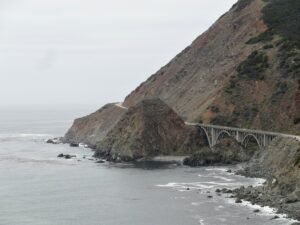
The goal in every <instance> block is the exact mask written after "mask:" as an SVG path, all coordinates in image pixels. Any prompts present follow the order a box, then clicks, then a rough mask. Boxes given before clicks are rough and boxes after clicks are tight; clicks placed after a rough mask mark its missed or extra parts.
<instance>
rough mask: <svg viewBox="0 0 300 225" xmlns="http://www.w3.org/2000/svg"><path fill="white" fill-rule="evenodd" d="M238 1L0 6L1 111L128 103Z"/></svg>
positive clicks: (22, 1)
mask: <svg viewBox="0 0 300 225" xmlns="http://www.w3.org/2000/svg"><path fill="white" fill-rule="evenodd" d="M235 2H236V0H209V1H208V0H185V1H183V0H126V1H124V0H109V1H107V0H0V105H1V104H41V103H43V104H45V103H48V104H92V105H102V104H104V103H105V102H115V101H122V100H123V98H124V97H125V96H126V95H127V94H128V93H129V92H130V91H131V90H133V89H134V88H135V87H136V86H137V85H138V84H140V83H141V82H142V81H144V80H145V79H146V78H147V77H149V76H150V75H151V74H153V73H154V72H156V71H157V70H158V69H159V68H160V67H162V66H163V65H165V64H166V63H167V62H168V61H169V60H170V59H171V58H173V57H174V56H175V55H176V54H177V53H179V52H180V51H181V50H182V49H183V48H185V47H186V46H187V45H189V44H190V43H191V42H192V41H193V40H194V39H195V38H196V37H197V36H199V35H200V34H201V33H202V32H203V31H205V30H206V29H207V28H208V27H209V26H210V25H211V24H212V23H213V22H214V21H215V20H216V19H217V18H218V17H220V16H221V15H222V14H223V13H225V12H226V11H227V10H228V9H229V8H230V7H231V6H232V5H233V4H234V3H235Z"/></svg>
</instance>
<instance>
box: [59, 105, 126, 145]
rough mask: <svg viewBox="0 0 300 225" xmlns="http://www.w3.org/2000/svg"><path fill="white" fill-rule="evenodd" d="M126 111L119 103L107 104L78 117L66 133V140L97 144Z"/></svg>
mask: <svg viewBox="0 0 300 225" xmlns="http://www.w3.org/2000/svg"><path fill="white" fill-rule="evenodd" d="M125 112H126V109H124V108H122V107H119V106H118V105H117V104H107V105H105V106H104V107H102V108H101V109H99V110H98V111H96V112H94V113H92V114H90V115H88V116H85V117H83V118H79V119H76V120H75V121H74V123H73V125H72V127H71V128H70V129H69V130H68V132H67V133H66V135H65V137H64V141H66V142H69V143H85V144H89V145H97V143H98V142H99V141H100V140H102V139H103V138H104V137H105V136H106V134H107V133H108V131H110V130H111V129H112V128H113V127H114V126H115V125H116V123H117V122H118V121H119V119H120V118H121V117H122V115H123V114H124V113H125Z"/></svg>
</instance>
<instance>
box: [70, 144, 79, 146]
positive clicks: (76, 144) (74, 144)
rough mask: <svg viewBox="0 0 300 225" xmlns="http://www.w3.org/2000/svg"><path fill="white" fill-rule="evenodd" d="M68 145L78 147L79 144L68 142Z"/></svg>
mask: <svg viewBox="0 0 300 225" xmlns="http://www.w3.org/2000/svg"><path fill="white" fill-rule="evenodd" d="M70 147H79V144H77V143H70Z"/></svg>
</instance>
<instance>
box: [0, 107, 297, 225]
mask: <svg viewBox="0 0 300 225" xmlns="http://www.w3.org/2000/svg"><path fill="white" fill-rule="evenodd" d="M92 110H95V109H92V108H89V107H53V108H51V107H28V108H24V107H1V108H0V225H168V224H170V225H171V224H172V225H183V224H185V225H196V224H198V225H199V224H200V225H234V224H237V225H248V224H249V225H250V224H251V225H252V224H257V225H262V224H264V225H268V224H275V225H276V224H278V225H279V224H291V223H292V221H291V220H288V219H286V218H284V217H285V216H284V215H281V218H280V219H277V220H271V218H272V217H274V215H275V214H274V210H272V209H270V208H267V207H266V208H260V207H258V206H252V205H250V204H248V203H246V202H244V203H243V204H235V203H234V200H233V199H231V198H229V196H228V195H222V196H217V195H216V193H215V189H216V188H223V187H226V188H234V187H239V186H241V185H245V186H246V185H257V184H259V183H262V182H263V181H262V180H259V179H248V178H244V177H241V176H236V175H233V174H230V173H227V172H226V170H227V169H228V168H225V167H204V168H188V167H183V166H176V165H174V164H155V165H145V164H143V165H132V164H118V165H114V164H110V163H105V164H98V163H96V162H95V161H94V160H92V157H91V156H92V154H93V153H92V152H91V150H89V149H86V148H83V147H80V148H71V147H69V146H68V145H51V144H46V143H45V141H44V140H45V139H47V138H50V137H57V136H62V135H63V134H64V133H65V132H66V130H67V129H68V128H69V126H70V125H71V123H72V120H73V119H74V118H75V117H78V116H83V115H85V114H87V113H89V112H91V111H92ZM59 153H70V154H76V155H77V157H76V158H73V159H69V160H66V159H60V158H57V157H56V156H57V155H58V154H59ZM233 169H234V168H233ZM187 189H189V190H187ZM208 196H212V198H208ZM256 208H259V209H260V212H259V213H254V212H253V210H254V209H256Z"/></svg>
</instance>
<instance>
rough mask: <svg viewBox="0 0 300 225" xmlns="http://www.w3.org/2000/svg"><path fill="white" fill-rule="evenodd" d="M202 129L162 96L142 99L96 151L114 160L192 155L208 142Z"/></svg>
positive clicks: (100, 155)
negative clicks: (188, 124) (175, 109)
mask: <svg viewBox="0 0 300 225" xmlns="http://www.w3.org/2000/svg"><path fill="white" fill-rule="evenodd" d="M201 132H202V131H201V130H198V129H197V128H195V127H190V126H187V125H185V123H184V121H183V120H182V119H181V118H180V117H179V116H178V115H177V113H175V112H174V110H173V109H171V108H170V107H169V106H168V105H167V104H166V103H164V102H163V101H162V100H160V99H146V100H142V101H141V102H140V103H138V104H137V105H136V106H133V107H130V108H129V109H128V110H127V112H126V113H124V115H123V116H122V117H121V119H120V120H119V121H118V123H117V124H116V125H115V126H114V128H113V129H112V130H110V131H109V132H108V134H107V135H106V137H105V138H104V139H103V140H101V141H100V142H99V143H97V147H96V152H95V155H96V156H97V157H104V158H106V159H108V160H110V161H135V160H138V159H141V158H151V157H155V156H163V155H173V156H176V155H189V154H191V153H192V152H194V151H196V150H197V149H200V148H201V147H203V146H205V145H206V141H205V139H204V138H203V137H204V136H203V134H202V133H201Z"/></svg>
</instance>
